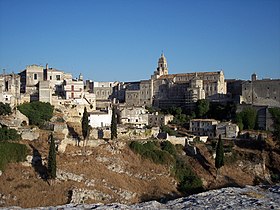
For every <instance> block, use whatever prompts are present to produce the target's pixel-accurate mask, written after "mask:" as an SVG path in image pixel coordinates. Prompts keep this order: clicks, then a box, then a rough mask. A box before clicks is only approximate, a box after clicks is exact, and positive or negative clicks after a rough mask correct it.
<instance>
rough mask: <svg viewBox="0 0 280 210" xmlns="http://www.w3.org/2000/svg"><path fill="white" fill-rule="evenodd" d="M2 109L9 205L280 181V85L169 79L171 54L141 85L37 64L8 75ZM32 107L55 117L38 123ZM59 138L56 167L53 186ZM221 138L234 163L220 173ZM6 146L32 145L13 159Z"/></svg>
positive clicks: (188, 76) (210, 75)
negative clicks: (52, 162) (51, 168)
mask: <svg viewBox="0 0 280 210" xmlns="http://www.w3.org/2000/svg"><path fill="white" fill-rule="evenodd" d="M0 103H1V104H0V105H1V116H0V127H1V138H2V139H0V151H1V155H2V159H1V158H0V159H1V160H0V207H7V206H22V207H36V206H48V205H62V204H67V203H72V204H73V203H74V204H81V203H92V202H101V203H113V202H120V203H124V204H132V203H137V202H141V201H148V200H152V199H157V200H160V201H163V200H168V199H171V198H178V197H181V196H183V195H188V194H193V193H197V192H202V191H204V190H209V189H216V188H221V187H226V186H245V185H256V184H261V183H262V184H273V183H277V182H279V181H280V171H279V168H280V148H279V141H280V139H279V132H280V131H279V125H280V122H279V116H280V114H279V113H280V79H258V78H257V75H256V74H254V73H253V74H252V76H251V78H250V80H236V79H227V78H226V74H225V72H223V71H222V70H219V71H215V72H194V73H176V74H169V73H168V63H167V59H166V57H165V55H164V54H161V56H160V58H159V59H158V62H157V67H156V69H155V71H154V72H153V73H152V75H151V76H150V78H148V79H147V80H141V81H133V82H129V81H119V82H117V81H114V82H112V81H107V82H104V81H102V82H99V81H92V80H89V79H84V78H83V76H82V74H80V75H79V76H78V78H74V77H73V76H72V75H71V73H67V72H64V71H62V70H58V69H55V68H50V67H49V65H48V64H46V66H39V65H28V66H26V69H24V70H23V71H21V72H19V73H5V72H3V74H1V75H0ZM32 104H34V106H32ZM35 104H36V105H35ZM29 106H30V107H31V108H30V107H29ZM27 109H29V113H32V112H33V114H34V113H37V111H38V110H39V111H40V113H44V114H42V115H45V116H47V115H49V118H48V119H47V118H44V119H43V117H45V116H42V119H43V121H35V119H34V118H31V116H30V115H31V114H28V112H27V111H26V110H27ZM30 110H31V111H30ZM49 110H51V111H49ZM49 112H50V113H49ZM26 113H27V114H26ZM85 113H86V114H87V115H86V116H87V119H88V125H89V128H90V129H89V133H88V134H86V136H85V135H84V132H83V125H82V123H81V122H82V118H83V116H84V115H85ZM34 115H36V114H34ZM32 117H35V118H37V117H38V118H39V117H41V114H40V116H39V115H36V116H32ZM114 118H115V120H113V119H114ZM42 119H40V120H42ZM36 120H37V119H36ZM114 122H116V128H114V129H116V130H115V131H113V127H112V124H114ZM113 132H116V134H115V136H112V133H113ZM50 136H52V137H51V138H50ZM52 138H53V139H54V142H55V146H56V153H57V156H56V158H57V167H56V177H55V179H53V180H49V179H48V177H47V166H48V155H49V154H48V153H49V146H50V139H52ZM219 138H220V139H222V140H223V141H224V155H225V163H224V166H222V167H221V169H220V170H217V168H216V167H215V157H216V147H217V146H216V145H217V141H218V139H219ZM7 143H10V144H18V145H25V149H23V150H19V151H20V152H19V153H24V154H22V155H23V157H20V158H18V159H17V158H15V159H13V158H10V157H9V156H8V154H6V153H11V154H13V156H16V155H18V154H16V152H15V153H12V152H10V151H12V150H13V149H11V150H8V149H7V148H8V147H10V145H9V146H8V144H7ZM10 148H12V147H10ZM14 151H15V150H14ZM22 151H24V152H22ZM2 152H3V153H2ZM4 153H5V155H7V156H5V155H3V154H4ZM1 155H0V156H1ZM3 157H5V158H3ZM8 157H9V158H8ZM218 169H219V168H218ZM30 193H32V194H33V195H30Z"/></svg>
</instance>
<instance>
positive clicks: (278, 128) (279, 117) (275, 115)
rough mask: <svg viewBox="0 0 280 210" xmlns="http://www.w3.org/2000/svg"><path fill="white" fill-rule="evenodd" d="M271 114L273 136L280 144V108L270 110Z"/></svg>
mask: <svg viewBox="0 0 280 210" xmlns="http://www.w3.org/2000/svg"><path fill="white" fill-rule="evenodd" d="M269 113H270V114H271V116H272V120H273V136H274V138H275V139H276V140H278V143H279V144H280V108H277V107H274V108H270V109H269Z"/></svg>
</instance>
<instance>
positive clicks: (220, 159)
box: [215, 135, 224, 173]
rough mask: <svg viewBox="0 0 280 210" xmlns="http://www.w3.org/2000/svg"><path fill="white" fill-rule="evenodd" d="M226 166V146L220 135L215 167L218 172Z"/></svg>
mask: <svg viewBox="0 0 280 210" xmlns="http://www.w3.org/2000/svg"><path fill="white" fill-rule="evenodd" d="M223 165H224V144H223V140H222V137H221V135H219V141H218V144H217V148H216V158H215V167H216V169H217V173H218V170H219V169H220V168H221V167H222V166H223Z"/></svg>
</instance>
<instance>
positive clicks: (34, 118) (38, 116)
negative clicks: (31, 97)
mask: <svg viewBox="0 0 280 210" xmlns="http://www.w3.org/2000/svg"><path fill="white" fill-rule="evenodd" d="M18 109H19V111H20V112H21V113H23V114H24V115H25V116H27V117H28V119H29V123H30V125H37V126H42V125H43V124H44V122H46V121H49V120H50V119H51V118H52V116H53V109H54V108H53V106H52V105H51V104H50V103H44V102H40V101H34V102H31V103H24V104H21V105H19V106H18Z"/></svg>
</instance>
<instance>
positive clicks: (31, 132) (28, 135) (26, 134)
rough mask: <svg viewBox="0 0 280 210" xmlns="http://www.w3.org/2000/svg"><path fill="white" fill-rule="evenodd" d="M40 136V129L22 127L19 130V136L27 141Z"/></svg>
mask: <svg viewBox="0 0 280 210" xmlns="http://www.w3.org/2000/svg"><path fill="white" fill-rule="evenodd" d="M39 136H40V130H39V129H37V128H33V129H29V128H28V129H23V130H22V132H21V138H22V139H25V140H29V141H33V140H36V139H38V138H39Z"/></svg>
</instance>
